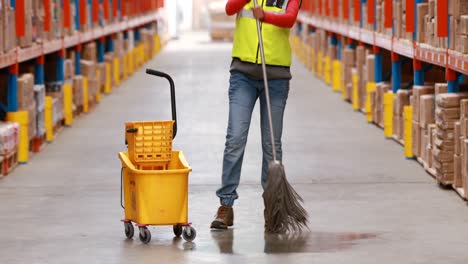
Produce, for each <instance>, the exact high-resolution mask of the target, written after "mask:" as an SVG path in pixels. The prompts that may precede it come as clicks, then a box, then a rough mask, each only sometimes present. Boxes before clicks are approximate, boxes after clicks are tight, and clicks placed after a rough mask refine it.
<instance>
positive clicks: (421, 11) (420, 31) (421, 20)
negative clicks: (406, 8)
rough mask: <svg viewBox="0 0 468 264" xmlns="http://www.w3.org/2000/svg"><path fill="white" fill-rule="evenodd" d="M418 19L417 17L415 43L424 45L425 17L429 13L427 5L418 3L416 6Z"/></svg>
mask: <svg viewBox="0 0 468 264" xmlns="http://www.w3.org/2000/svg"><path fill="white" fill-rule="evenodd" d="M417 10H418V17H417V24H416V27H417V32H416V41H417V42H420V43H424V35H425V24H426V23H425V16H426V15H428V13H429V4H427V3H419V4H418V6H417Z"/></svg>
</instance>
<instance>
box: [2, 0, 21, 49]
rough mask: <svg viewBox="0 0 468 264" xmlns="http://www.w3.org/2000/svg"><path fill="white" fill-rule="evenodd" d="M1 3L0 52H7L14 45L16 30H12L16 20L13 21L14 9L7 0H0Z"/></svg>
mask: <svg viewBox="0 0 468 264" xmlns="http://www.w3.org/2000/svg"><path fill="white" fill-rule="evenodd" d="M0 3H1V4H2V5H1V7H0V22H1V23H2V24H1V26H2V27H1V29H0V31H3V33H2V38H0V42H2V44H0V53H1V52H8V51H10V50H12V49H13V48H15V47H16V40H17V39H16V31H15V30H12V29H15V26H16V21H15V10H14V9H13V8H12V6H11V5H10V1H9V0H0Z"/></svg>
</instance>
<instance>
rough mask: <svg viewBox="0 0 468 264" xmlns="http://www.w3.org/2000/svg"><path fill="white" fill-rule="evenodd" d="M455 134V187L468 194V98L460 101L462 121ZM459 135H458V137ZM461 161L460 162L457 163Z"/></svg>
mask: <svg viewBox="0 0 468 264" xmlns="http://www.w3.org/2000/svg"><path fill="white" fill-rule="evenodd" d="M458 130H459V131H458V134H456V135H455V156H454V160H455V162H454V170H455V173H454V183H453V184H454V187H455V188H463V189H464V192H465V197H466V195H468V171H467V170H468V163H467V162H468V100H466V99H463V100H461V101H460V122H459V129H458ZM457 136H458V137H457ZM457 162H459V163H460V164H457Z"/></svg>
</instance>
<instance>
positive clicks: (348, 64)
mask: <svg viewBox="0 0 468 264" xmlns="http://www.w3.org/2000/svg"><path fill="white" fill-rule="evenodd" d="M342 54H343V64H342V65H343V66H342V67H343V69H342V80H343V85H345V87H349V86H351V88H352V76H353V75H352V69H353V68H354V67H356V52H355V50H353V49H350V48H345V49H344V50H343V52H342ZM346 95H347V97H348V99H350V100H351V101H352V99H353V96H352V95H353V93H352V89H349V88H347V89H346Z"/></svg>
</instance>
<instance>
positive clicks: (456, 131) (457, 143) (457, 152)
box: [454, 122, 462, 155]
mask: <svg viewBox="0 0 468 264" xmlns="http://www.w3.org/2000/svg"><path fill="white" fill-rule="evenodd" d="M454 134H455V155H461V154H462V153H461V152H462V151H461V149H462V146H461V141H460V138H461V124H460V122H456V123H455V129H454Z"/></svg>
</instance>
